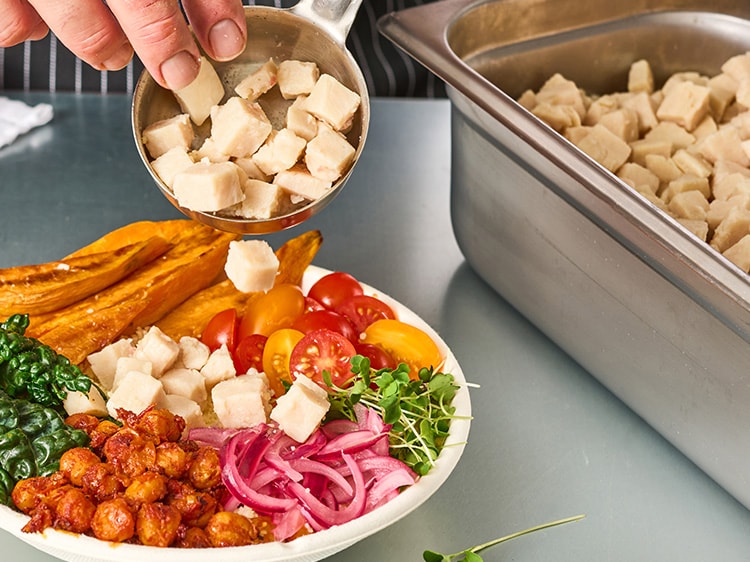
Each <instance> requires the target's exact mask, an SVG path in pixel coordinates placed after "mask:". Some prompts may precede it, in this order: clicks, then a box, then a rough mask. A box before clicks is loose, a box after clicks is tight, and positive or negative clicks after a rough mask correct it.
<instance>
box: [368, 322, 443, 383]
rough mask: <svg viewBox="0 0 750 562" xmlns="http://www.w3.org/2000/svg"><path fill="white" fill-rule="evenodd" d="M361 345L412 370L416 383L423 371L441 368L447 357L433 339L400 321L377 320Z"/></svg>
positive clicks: (370, 326) (411, 374) (369, 327)
mask: <svg viewBox="0 0 750 562" xmlns="http://www.w3.org/2000/svg"><path fill="white" fill-rule="evenodd" d="M361 343H369V344H372V345H375V346H377V347H379V348H381V349H383V350H384V351H386V352H387V353H388V354H389V355H390V356H391V357H393V359H394V360H395V361H396V363H406V364H407V365H408V366H409V370H410V371H409V376H410V377H411V378H412V379H416V378H417V377H418V374H419V370H420V369H421V368H422V367H434V368H435V369H438V368H440V366H441V365H442V363H443V355H442V353H440V349H439V348H438V346H437V344H436V343H435V342H434V341H433V339H432V338H431V337H430V336H429V335H428V334H427V333H426V332H424V331H423V330H420V329H419V328H417V327H416V326H412V325H411V324H407V323H406V322H401V321H400V320H393V319H390V318H388V319H385V320H377V321H375V322H373V323H372V324H370V325H369V326H368V327H367V328H366V329H365V331H364V333H363V337H362V340H361Z"/></svg>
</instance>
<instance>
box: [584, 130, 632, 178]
mask: <svg viewBox="0 0 750 562" xmlns="http://www.w3.org/2000/svg"><path fill="white" fill-rule="evenodd" d="M576 146H578V148H580V149H581V150H583V151H584V152H585V153H586V154H588V155H589V156H590V157H591V158H593V159H594V160H596V161H597V162H598V163H599V164H601V165H602V166H604V167H605V168H607V169H608V170H609V171H610V172H615V171H616V170H617V169H618V168H619V167H620V166H622V165H623V164H624V163H625V162H627V161H628V157H629V156H630V152H631V148H630V146H629V145H628V143H626V142H625V141H624V140H622V139H621V138H620V137H618V136H617V135H615V134H614V133H613V132H612V131H610V130H609V129H607V128H606V127H605V126H604V125H594V126H593V127H592V128H591V131H590V132H589V134H588V135H586V136H585V137H583V138H582V139H581V141H580V142H579V143H578V144H577V145H576Z"/></svg>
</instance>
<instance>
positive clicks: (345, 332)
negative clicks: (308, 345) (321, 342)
mask: <svg viewBox="0 0 750 562" xmlns="http://www.w3.org/2000/svg"><path fill="white" fill-rule="evenodd" d="M292 328H294V329H295V330H299V331H300V332H303V333H305V334H307V333H309V332H314V331H315V330H330V331H332V332H336V333H338V334H341V335H342V336H344V337H345V338H346V339H348V340H350V341H352V342H355V341H357V339H358V338H359V333H358V332H357V331H356V330H355V329H354V327H353V326H352V325H351V323H350V322H349V321H348V320H347V319H346V318H344V317H343V316H342V315H341V314H339V313H338V312H334V311H333V310H327V309H324V310H313V311H312V312H305V313H304V314H303V315H302V316H300V317H299V318H297V320H296V321H295V322H294V324H293V325H292Z"/></svg>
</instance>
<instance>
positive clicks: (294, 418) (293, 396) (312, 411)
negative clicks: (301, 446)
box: [270, 376, 330, 443]
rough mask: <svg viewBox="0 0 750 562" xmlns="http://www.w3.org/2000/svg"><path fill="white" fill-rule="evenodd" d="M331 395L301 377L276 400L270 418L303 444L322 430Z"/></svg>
mask: <svg viewBox="0 0 750 562" xmlns="http://www.w3.org/2000/svg"><path fill="white" fill-rule="evenodd" d="M329 407H330V403H329V402H328V393H327V392H326V391H325V389H323V388H321V387H320V386H318V384H317V383H315V382H313V381H312V380H310V379H308V378H307V377H305V376H298V377H296V378H295V379H294V383H293V384H292V386H291V387H290V388H289V390H288V391H287V392H286V394H284V395H282V396H279V397H278V398H277V400H276V406H274V408H273V410H271V414H270V418H271V419H272V420H273V421H275V422H276V423H278V424H279V427H280V428H281V429H282V430H283V431H284V433H286V434H287V435H289V437H291V438H292V439H294V440H295V441H297V442H299V443H303V442H305V441H306V440H307V438H308V437H310V435H312V433H313V432H314V431H315V430H316V429H317V428H318V427H319V426H320V422H321V421H322V420H323V417H324V416H325V415H326V413H327V412H328V408H329Z"/></svg>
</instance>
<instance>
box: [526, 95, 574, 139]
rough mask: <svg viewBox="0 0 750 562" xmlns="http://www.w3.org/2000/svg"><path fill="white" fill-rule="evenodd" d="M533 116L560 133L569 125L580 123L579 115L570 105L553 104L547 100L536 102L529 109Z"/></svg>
mask: <svg viewBox="0 0 750 562" xmlns="http://www.w3.org/2000/svg"><path fill="white" fill-rule="evenodd" d="M531 113H533V114H534V115H535V116H537V117H538V118H539V119H541V120H542V121H544V122H545V123H547V125H549V126H550V127H552V128H553V129H554V130H555V131H557V132H558V133H562V132H563V131H565V129H567V128H569V127H578V126H579V125H581V116H580V115H579V113H578V111H576V108H575V107H573V106H572V105H555V104H551V103H549V102H542V103H539V104H537V105H536V106H535V107H534V109H532V110H531Z"/></svg>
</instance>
